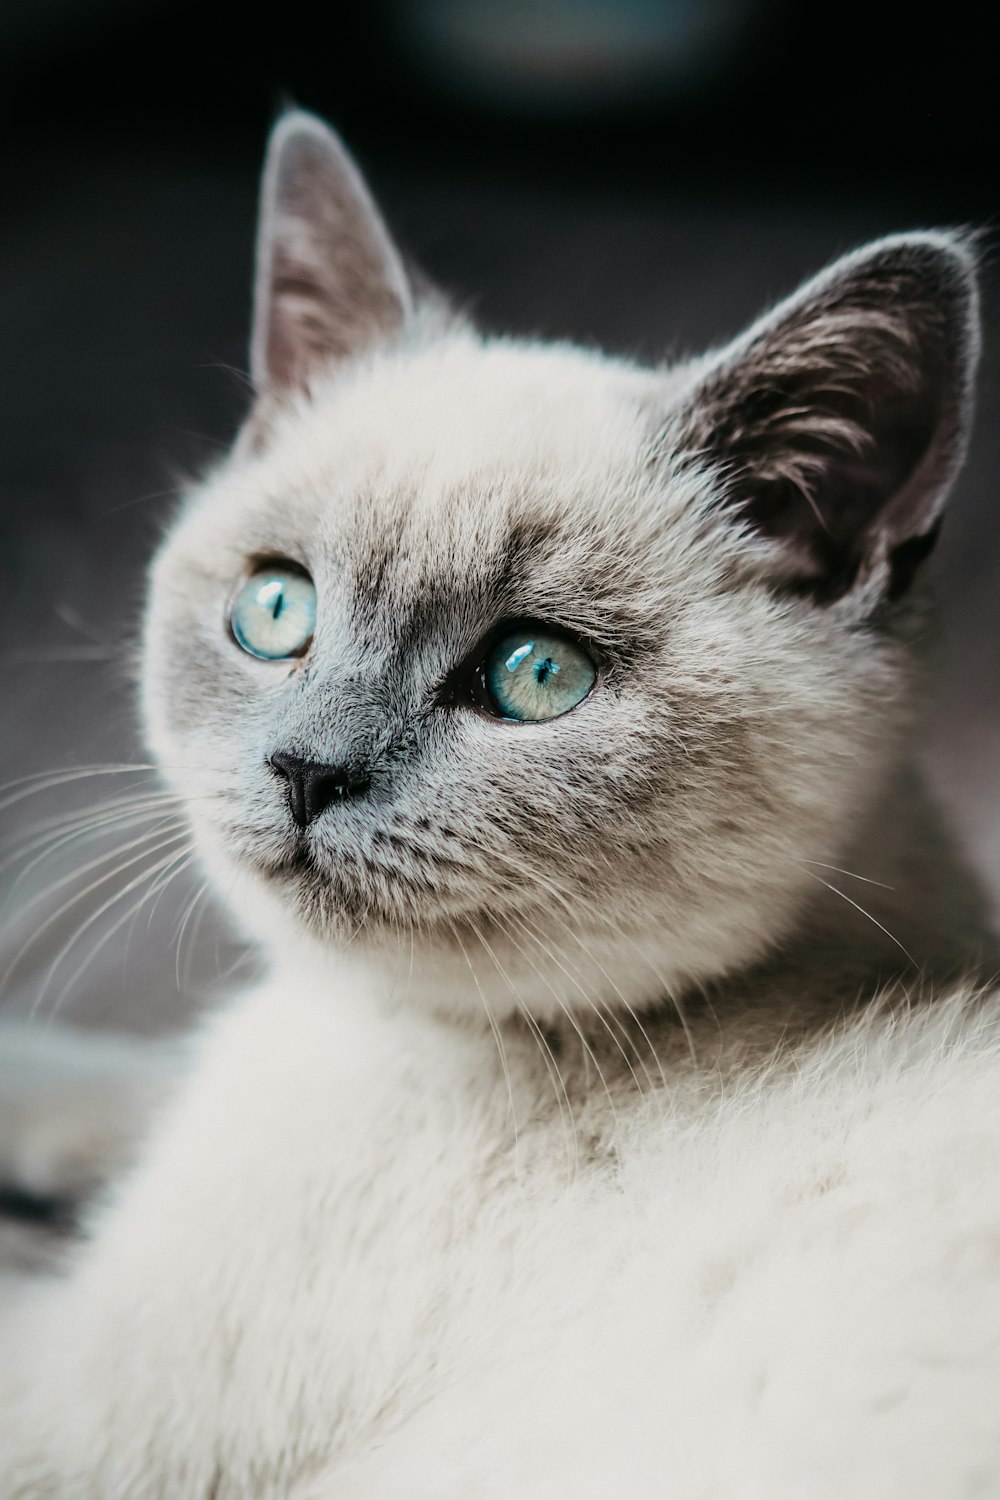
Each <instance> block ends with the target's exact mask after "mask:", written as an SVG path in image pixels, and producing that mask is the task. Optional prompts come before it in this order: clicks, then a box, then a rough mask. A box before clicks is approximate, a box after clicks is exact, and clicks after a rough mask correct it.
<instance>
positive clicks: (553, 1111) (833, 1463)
mask: <svg viewBox="0 0 1000 1500" xmlns="http://www.w3.org/2000/svg"><path fill="white" fill-rule="evenodd" d="M345 299H346V300H345ZM974 358H975V312H974V291H973V287H972V281H971V270H970V262H969V258H968V252H967V250H966V249H965V247H964V246H963V245H962V243H961V242H960V241H958V240H956V239H954V238H951V237H948V236H945V235H934V234H928V235H916V236H911V237H907V238H902V237H901V238H900V239H898V240H893V241H885V242H882V244H881V245H879V246H875V247H873V248H872V249H871V250H870V251H868V252H862V253H860V254H859V255H857V256H855V257H853V258H849V259H848V260H847V261H845V262H843V263H842V264H841V266H840V267H837V268H835V269H834V271H832V272H830V273H827V275H826V277H825V278H822V279H819V280H817V282H815V283H813V284H811V285H810V286H809V287H807V288H806V289H805V290H804V292H803V293H801V294H800V296H799V298H798V299H796V300H795V301H793V302H790V303H788V304H786V305H785V306H784V307H783V308H781V309H779V310H778V312H777V313H775V314H774V315H772V317H771V318H770V319H769V320H767V321H765V322H762V324H761V325H759V326H758V328H757V329H755V330H753V331H752V332H751V334H750V335H748V336H747V337H746V338H745V339H744V340H742V341H740V342H739V343H738V344H736V345H734V346H733V347H732V349H730V350H728V351H724V352H723V354H722V355H720V356H713V357H711V358H709V359H706V360H704V361H701V362H698V363H697V364H694V365H691V366H687V367H684V368H682V369H680V370H679V371H677V372H673V373H664V372H658V371H641V370H637V369H634V368H632V367H630V366H627V365H624V364H619V363H615V362H612V361H608V360H605V359H603V358H601V357H599V356H596V355H591V354H584V353H581V352H580V351H575V350H570V349H562V348H555V349H546V348H543V347H541V346H532V345H520V344H512V343H505V342H503V341H488V340H487V341H483V340H481V339H480V338H479V337H478V336H477V335H475V334H473V333H472V332H470V331H469V330H468V329H467V328H465V327H464V326H462V325H460V324H454V323H452V322H450V321H449V319H448V317H447V315H445V314H444V313H443V312H442V310H441V307H440V306H439V305H438V304H436V303H431V304H426V305H424V306H423V307H422V308H420V307H416V308H415V307H414V301H413V292H412V287H411V284H410V282H409V281H408V280H407V278H406V276H405V273H404V271H403V269H402V265H401V263H400V262H399V260H398V257H397V256H396V254H395V252H394V250H393V249H392V247H391V245H390V244H389V242H388V241H387V240H386V239H385V235H384V229H383V226H382V225H381V221H380V220H379V219H378V217H377V215H376V214H375V212H374V209H373V208H372V205H371V203H370V200H368V198H367V194H366V193H365V191H364V188H363V186H362V185H361V184H360V181H359V179H357V177H356V174H355V173H354V170H353V168H352V167H351V165H350V163H349V162H347V161H345V159H344V158H343V156H342V153H341V151H340V148H339V147H338V146H337V144H336V142H335V140H333V138H331V137H329V136H328V135H327V134H326V133H325V132H324V131H323V130H322V128H321V127H319V126H318V125H316V124H315V122H312V121H310V120H308V119H303V118H301V117H293V118H292V119H291V120H290V121H286V122H285V123H284V124H283V125H282V126H281V127H279V131H278V134H277V137H276V143H275V145H274V147H273V148H272V156H271V164H270V167H269V172H268V176H267V178H266V181H265V214H264V231H263V238H262V253H261V279H260V286H259V289H258V318H257V334H256V338H255V376H256V378H257V382H258V387H259V388H260V390H261V392H262V397H261V401H260V403H259V405H258V407H257V409H256V411H255V413H254V416H253V418H252V420H251V423H250V424H249V426H248V429H247V431H246V434H245V436H244V438H243V440H242V442H241V444H240V445H239V447H238V449H237V452H236V454H235V456H234V457H233V459H232V460H231V461H230V462H229V463H228V464H227V465H225V466H223V468H222V469H221V470H220V472H219V473H218V474H217V475H216V476H214V477H213V479H212V480H211V481H210V482H209V483H208V484H207V485H206V486H204V487H203V488H202V490H201V491H199V492H198V493H197V494H196V495H195V496H193V497H192V498H191V500H190V502H189V503H188V505H187V507H186V509H185V512H184V514H183V515H182V517H181V519H180V521H179V523H178V525H177V526H176V528H175V530H174V534H173V535H172V537H171V538H170V539H169V540H168V543H167V545H166V546H165V548H164V549H163V551H162V553H161V555H160V558H159V560H158V562H157V564H156V567H155V569H154V575H153V590H152V604H151V608H150V613H149V617H148V622H147V632H146V669H145V677H144V689H145V699H146V718H147V724H148V728H149V734H150V739H151V743H152V744H153V747H154V749H155V751H156V753H157V756H158V758H159V760H160V762H161V764H162V766H163V767H164V772H165V775H166V777H167V779H168V781H169V782H170V783H171V784H172V785H173V787H174V788H175V789H176V790H177V792H178V793H179V795H180V796H181V797H182V798H183V800H184V802H185V806H186V812H187V816H188V818H189V819H190V822H191V824H192V826H193V828H194V830H195V834H196V836H197V839H198V843H199V848H200V852H201V855H202V858H203V860H204V862H205V864H206V866H207V868H208V869H209V871H210V873H211V874H212V875H213V877H214V878H215V881H216V884H217V887H218V888H219V890H220V891H221V892H222V893H223V894H224V895H225V896H226V897H227V898H228V899H229V901H230V904H231V906H232V909H233V910H234V912H235V913H236V915H237V917H238V918H239V920H240V921H241V922H242V923H243V925H244V927H245V928H246V929H247V930H248V931H249V932H250V933H251V934H252V935H253V936H255V937H256V938H257V939H258V940H261V939H266V947H267V949H268V951H269V956H270V961H271V973H270V977H269V978H268V979H267V980H266V981H265V982H264V983H263V984H262V986H261V987H260V988H259V989H258V990H256V991H255V992H253V993H251V994H247V995H242V996H239V997H237V999H235V1000H234V1001H231V1002H229V1004H228V1005H227V1007H226V1008H225V1009H224V1010H223V1011H221V1012H220V1014H218V1015H217V1016H216V1017H215V1018H213V1019H212V1020H210V1021H209V1022H208V1023H207V1024H206V1026H205V1027H204V1028H203V1031H202V1034H201V1036H200V1038H199V1039H198V1042H197V1045H196V1047H195V1049H194V1054H193V1066H192V1067H191V1068H190V1070H189V1071H188V1072H187V1074H186V1076H185V1078H184V1079H183V1080H180V1081H179V1082H178V1086H177V1093H176V1097H175V1098H174V1099H173V1100H172V1102H170V1103H169V1104H168V1105H167V1106H166V1108H165V1111H164V1113H163V1115H162V1118H160V1119H159V1120H158V1122H157V1124H156V1125H155V1127H154V1129H153V1132H152V1134H151V1136H150V1139H149V1142H148V1143H147V1144H146V1145H145V1146H144V1147H143V1149H142V1151H141V1152H140V1155H139V1160H138V1162H137V1164H136V1166H135V1167H134V1168H133V1169H132V1172H131V1174H130V1175H129V1176H128V1177H127V1178H126V1179H125V1180H124V1182H123V1184H122V1185H121V1186H120V1187H118V1188H117V1189H116V1191H115V1194H114V1197H113V1200H112V1201H111V1203H110V1204H109V1205H108V1206H107V1207H105V1208H104V1209H103V1210H102V1211H101V1212H100V1213H99V1214H98V1215H97V1216H96V1219H95V1222H94V1230H93V1233H92V1235H91V1237H90V1239H89V1243H88V1244H87V1245H86V1246H85V1247H84V1248H83V1250H82V1252H81V1253H80V1254H79V1256H78V1258H77V1260H76V1262H75V1264H74V1266H73V1267H72V1269H71V1271H70V1273H69V1274H68V1275H67V1276H66V1277H65V1278H63V1279H61V1280H53V1281H40V1282H38V1283H37V1284H35V1285H32V1284H30V1283H25V1284H24V1285H22V1286H20V1287H19V1289H18V1291H17V1292H16V1294H12V1295H11V1298H10V1302H9V1306H8V1308H7V1310H6V1313H5V1314H0V1316H2V1317H3V1318H5V1321H4V1322H2V1323H0V1329H2V1336H3V1339H4V1361H3V1366H2V1369H0V1495H3V1496H4V1500H8V1497H9V1500H147V1497H148V1500H174V1497H178V1500H180V1497H184V1500H278V1497H283V1500H284V1497H287V1500H388V1497H400V1500H418V1497H431V1496H434V1497H437V1500H452V1497H454V1500H458V1497H460V1496H461V1497H467V1500H476V1497H483V1500H488V1497H494V1496H496V1497H500V1496H504V1497H511V1496H514V1495H518V1496H520V1495H523V1496H531V1497H536V1500H542V1497H545V1500H548V1497H552V1500H560V1497H563V1496H570V1495H572V1496H595V1497H596V1496H599V1495H600V1496H605V1495H611V1494H621V1495H623V1496H626V1495H627V1496H630V1497H636V1500H640V1497H646V1496H649V1497H654V1496H661V1495H662V1496H672V1497H677V1500H702V1497H704V1500H709V1497H711V1500H751V1497H758V1496H760V1497H764V1496H767V1497H768V1500H785V1497H787V1500H792V1497H796V1500H798V1497H802V1496H810V1497H811V1496H817V1497H823V1496H827V1495H829V1496H830V1497H831V1500H832V1497H834V1496H837V1497H838V1500H839V1497H843V1496H847V1495H850V1496H852V1497H854V1496H858V1497H868V1496H870V1497H872V1500H876V1497H878V1500H890V1497H897V1496H898V1497H899V1500H902V1497H904V1496H905V1497H906V1500H916V1497H921V1496H926V1497H928V1500H931V1497H934V1500H938V1497H943V1496H948V1497H951V1496H954V1497H958V1496H965V1495H969V1496H972V1495H990V1494H995V1493H997V1492H998V1491H1000V1420H998V1416H997V1413H998V1406H1000V1403H998V1399H997V1398H998V1382H1000V1251H998V1248H997V1247H998V1244H1000V1190H998V1188H997V1185H996V1158H997V1144H998V1141H1000V1089H998V1088H997V1084H998V1081H1000V1010H998V1004H997V1001H996V999H995V998H994V999H991V998H990V996H989V994H988V993H979V992H978V991H977V989H976V986H975V984H974V982H973V981H971V980H969V979H968V977H967V976H968V974H969V973H970V972H972V970H973V969H974V966H975V964H976V962H977V961H978V960H979V959H981V958H982V957H983V956H984V954H988V952H989V949H988V947H987V944H988V931H987V927H986V924H985V921H984V919H983V917H982V915H981V912H980V910H979V908H978V905H977V897H976V894H975V891H974V888H973V885H972V882H971V881H970V880H969V879H968V878H967V877H965V876H964V875H963V874H962V873H961V870H960V867H959V865H958V864H957V863H956V861H955V860H954V859H953V857H952V856H951V854H950V853H949V851H948V849H947V841H946V840H945V839H944V838H943V836H942V835H940V833H939V832H938V831H937V829H936V824H935V817H934V814H933V811H932V810H931V809H930V808H928V807H927V806H926V804H925V800H924V797H923V794H922V792H921V791H920V788H919V783H918V781H917V779H916V778H915V776H914V773H913V772H912V771H911V770H910V769H909V754H908V740H909V731H910V723H911V718H912V699H913V693H914V676H915V674H914V670H913V667H912V663H911V657H912V654H913V646H914V642H915V640H916V639H917V638H918V637H919V635H920V633H921V621H922V613H921V610H920V608H919V606H918V605H917V604H916V603H915V602H914V596H913V595H912V594H911V592H910V590H909V584H910V582H911V578H912V574H913V573H914V571H915V569H916V566H917V564H918V563H919V562H920V560H921V558H922V556H923V554H924V552H925V551H927V550H928V549H929V545H930V539H931V538H932V535H933V531H934V528H935V526H936V524H937V519H938V515H939V511H940V506H941V504H942V503H943V500H944V496H945V493H946V490H947V487H948V483H949V481H950V479H951V477H952V475H953V473H954V470H955V468H956V466H957V463H958V462H959V460H960V457H961V450H962V442H963V434H964V430H965V425H966V420H967V410H968V399H969V387H970V381H971V373H972V367H973V364H974ZM730 484H732V486H733V489H732V490H730V489H729V488H728V486H729V485H730ZM797 501H798V502H801V505H799V504H798V503H797ZM274 559H288V560H289V562H288V565H287V566H286V565H285V564H284V563H283V562H281V563H275V562H273V561H272V560H274ZM268 568H270V572H268ZM248 575H249V582H247V583H244V584H243V585H242V586H241V585H240V579H241V578H243V579H247V577H248ZM258 578H259V579H263V580H264V582H263V583H261V584H260V585H258V584H257V583H256V582H255V580H256V579H258ZM268 580H269V581H268ZM282 580H283V581H282ZM302 580H305V581H304V582H303V581H302ZM248 588H251V595H250V596H248V595H247V592H246V591H247V589H248ZM282 588H284V589H285V590H286V593H284V594H282V592H281V590H282ZM234 590H237V592H235V593H234ZM253 590H258V592H256V593H254V592H253ZM260 590H270V593H267V594H265V593H263V592H260ZM309 590H313V594H312V595H310V593H309ZM275 591H277V592H275ZM247 597H249V598H250V606H251V607H250V608H249V609H248V610H247V612H246V614H245V615H243V614H241V613H240V611H241V609H243V608H244V603H245V599H246V598H247ZM310 598H318V601H319V604H318V614H317V615H316V619H315V629H314V634H309V633H308V631H307V630H306V629H303V631H302V632H301V636H302V640H301V647H300V646H299V645H297V644H295V639H294V636H293V635H289V634H288V632H289V631H290V630H292V629H293V628H294V626H295V621H296V618H297V617H296V613H295V612H296V610H299V611H300V612H301V611H307V610H308V608H309V607H310ZM261 599H271V600H276V601H277V602H276V603H275V604H274V608H273V619H272V618H271V617H270V615H267V617H266V618H264V620H263V624H262V623H261V615H262V611H261V606H260V603H259V601H260V600H261ZM303 601H305V602H303ZM255 611H256V613H255ZM282 611H283V612H284V614H283V622H282V623H280V624H279V615H281V612H282ZM265 614H266V612H265ZM227 619H228V620H229V622H230V623H229V627H228V630H229V633H227V630H226V625H225V622H226V620H227ZM289 619H290V620H291V625H288V623H287V622H288V620H289ZM539 622H541V623H539ZM515 628H519V629H520V630H521V633H522V634H524V633H525V632H527V633H528V635H530V637H531V640H532V641H534V640H536V639H544V640H546V641H548V642H549V643H550V644H549V645H547V646H546V647H545V650H546V652H548V653H549V654H548V655H546V656H545V657H544V660H542V658H541V656H540V655H538V654H537V653H536V655H538V664H537V671H536V672H535V677H534V678H533V679H532V682H531V683H530V684H529V689H530V691H529V697H528V699H525V698H524V697H523V694H524V692H525V691H526V690H525V689H523V688H519V689H518V691H519V692H521V693H522V697H521V698H518V699H516V705H520V704H522V703H523V702H524V701H530V702H532V703H534V702H536V701H537V702H539V703H540V702H541V701H542V698H543V697H544V694H545V692H549V693H557V694H558V693H564V694H566V693H567V689H566V687H565V684H567V683H572V682H573V681H574V680H576V679H574V676H573V674H574V672H575V673H576V674H577V676H578V677H580V674H582V677H581V680H582V681H583V682H584V683H585V687H584V689H583V690H580V691H579V692H577V693H575V694H574V695H572V696H573V701H570V697H569V695H567V696H565V697H564V698H560V699H558V700H553V701H558V706H559V711H558V712H556V713H553V714H552V715H551V716H550V717H549V716H547V710H543V709H539V710H538V711H537V712H535V713H532V714H525V713H522V712H517V713H515V712H509V713H507V712H504V713H503V714H500V713H498V711H497V705H496V702H495V699H494V697H491V696H490V695H491V693H492V691H493V690H492V689H491V688H490V687H489V684H490V682H491V680H492V679H491V678H490V671H491V670H492V669H491V668H490V667H489V666H488V663H490V662H492V661H493V660H494V657H495V655H496V649H497V648H496V645H495V642H496V641H497V640H498V639H499V640H500V641H501V642H507V644H506V645H503V649H502V650H501V651H500V657H499V660H500V665H501V666H502V667H503V669H504V670H505V671H507V672H509V673H510V674H511V677H512V678H513V677H514V675H515V674H516V672H518V671H520V670H521V667H522V665H523V661H524V659H525V658H524V655H523V653H524V651H527V650H529V649H530V650H532V651H534V646H530V647H529V646H525V647H523V648H521V647H519V648H518V649H517V650H516V651H513V652H512V653H510V645H509V642H510V640H512V639H513V638H514V633H515ZM498 631H499V632H500V634H499V636H498V634H497V632H498ZM255 632H256V633H255ZM546 632H547V634H546ZM279 635H280V638H281V640H283V641H285V642H286V644H287V642H288V641H289V640H291V641H292V646H291V647H289V648H288V649H285V648H284V647H283V648H282V650H281V651H280V652H279V651H275V650H267V649H265V648H266V646H267V643H268V642H269V641H272V640H274V639H277V638H278V636H279ZM518 638H519V639H520V637H518ZM525 638H526V639H527V636H526V637H525ZM262 643H263V644H262ZM477 643H478V644H477ZM241 648H242V653H241ZM563 650H564V651H565V653H566V654H565V655H563V656H560V654H559V653H560V651H563ZM491 652H492V653H493V655H491ZM508 653H510V654H508ZM581 653H582V654H581ZM535 659H536V658H535V657H534V656H529V657H528V658H527V660H528V661H529V662H531V661H534V660H535ZM484 663H486V664H487V665H484ZM581 663H582V664H581ZM463 664H464V665H463ZM505 683H506V679H505V678H503V679H502V680H501V684H500V685H501V690H503V691H506V688H505ZM553 683H554V684H555V685H554V687H553V686H552V684H553ZM531 695H534V696H531ZM511 702H515V700H514V699H512V700H511ZM518 718H520V720H521V722H513V721H514V720H515V719H518ZM862 908H863V909H862ZM2 1122H3V1114H2V1110H0V1123H2ZM12 1159H14V1160H17V1159H18V1158H17V1154H16V1153H14V1154H13V1156H12Z"/></svg>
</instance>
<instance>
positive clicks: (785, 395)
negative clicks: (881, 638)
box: [679, 232, 979, 603]
mask: <svg viewBox="0 0 1000 1500" xmlns="http://www.w3.org/2000/svg"><path fill="white" fill-rule="evenodd" d="M978 326H979V325H978V306H977V296H976V283H975V265H974V258H973V255H972V252H971V247H970V244H969V242H968V240H967V239H966V238H964V237H963V236H961V235H957V234H947V233H931V232H929V233H920V234H910V235H899V236H894V237H892V238H890V239H885V240H881V241H878V242H876V243H875V244H873V245H871V246H868V247H866V248H864V249H862V250H860V251H857V252H855V253H854V254H852V255H849V256H847V257H845V258H844V259H843V260H840V261H838V262H837V263H836V264H835V265H833V266H832V267H830V269H828V270H827V271H825V272H823V273H822V274H821V275H819V276H818V277H816V278H815V279H814V280H812V281H810V282H808V283H807V284H806V285H805V286H804V287H803V288H802V289H801V290H800V291H799V292H798V293H797V294H796V295H795V296H793V297H791V298H790V299H789V300H788V301H786V302H784V303H782V304H781V305H779V306H778V307H777V308H776V309H775V310H774V311H773V312H772V313H770V314H769V315H767V316H766V317H764V318H763V319H761V320H760V321H759V322H758V323H757V324H755V325H754V326H753V327H752V328H751V329H750V330H749V331H748V332H747V333H746V334H745V335H744V336H743V337H742V338H740V339H738V340H736V342H735V343H733V344H732V345H730V346H729V347H728V348H727V349H724V350H722V351H721V353H719V354H718V355H716V356H714V357H711V358H710V359H709V360H708V361H707V362H706V364H703V365H702V367H701V369H700V371H699V373H698V375H697V377H696V379H695V381H694V384H693V387H692V388H691V389H690V390H689V391H688V392H687V394H686V396H685V398H684V399H683V400H682V402H681V413H680V434H679V436H680V446H681V449H682V451H684V452H686V453H688V454H690V455H691V456H692V457H694V458H695V459H696V460H697V461H699V462H706V461H707V462H708V463H709V464H711V465H712V466H713V467H714V468H715V469H716V471H717V473H718V475H719V477H720V480H721V487H722V488H721V493H722V496H723V500H722V503H723V504H724V505H725V506H727V507H729V508H731V510H732V512H733V513H734V515H737V516H739V518H740V519H742V521H744V522H745V523H746V524H748V525H749V526H750V527H751V528H752V530H754V531H756V532H757V533H758V534H760V535H762V536H764V537H766V538H768V539H769V540H771V541H773V542H776V543H778V544H779V549H780V558H781V572H782V577H783V581H784V582H785V584H786V585H787V586H789V587H792V588H794V589H796V590H798V591H800V592H802V593H804V594H808V595H810V596H812V597H813V598H815V599H816V600H817V602H821V603H825V602H830V601H832V600H835V599H837V598H839V597H841V596H842V595H843V594H844V593H846V592H847V591H848V590H850V589H851V588H852V586H853V585H854V583H855V582H856V580H857V579H858V578H859V575H861V574H862V573H863V572H865V571H868V570H870V568H871V567H873V566H879V565H881V566H882V567H883V569H884V575H885V589H886V592H887V593H888V594H889V595H890V596H892V597H895V596H898V595H899V594H900V593H902V592H903V591H904V590H905V588H906V587H907V586H908V585H909V582H910V580H911V579H912V577H913V575H914V573H915V572H916V569H917V566H918V565H919V563H920V562H921V561H922V560H923V558H924V557H925V556H926V555H927V553H928V552H929V551H930V550H931V547H932V545H933V541H934V538H935V537H936V535H937V531H938V529H939V524H940V517H941V511H942V508H943V506H944V503H945V500H946V498H947V493H948V490H949V488H950V485H951V483H952V480H953V479H954V477H955V474H956V472H957V470H958V468H959V466H960V464H961V461H962V458H963V456H964V452H965V445H966V440H967V436H968V428H969V422H970V417H971V407H972V388H973V379H974V374H975V364H976V358H977V354H978V344H979V339H978Z"/></svg>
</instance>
